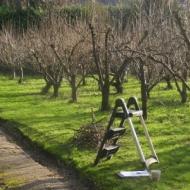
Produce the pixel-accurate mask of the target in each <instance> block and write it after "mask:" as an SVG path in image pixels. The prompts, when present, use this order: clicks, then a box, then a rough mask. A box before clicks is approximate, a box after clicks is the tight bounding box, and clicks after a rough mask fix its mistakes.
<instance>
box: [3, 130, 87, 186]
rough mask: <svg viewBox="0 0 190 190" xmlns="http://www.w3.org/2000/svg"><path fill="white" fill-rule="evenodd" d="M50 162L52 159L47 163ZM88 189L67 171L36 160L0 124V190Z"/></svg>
mask: <svg viewBox="0 0 190 190" xmlns="http://www.w3.org/2000/svg"><path fill="white" fill-rule="evenodd" d="M50 165H51V163H50ZM2 189H3V190H4V189H18V190H46V189H48V190H79V189H80V190H87V188H86V187H84V186H83V185H81V184H80V183H79V181H78V180H77V177H76V176H75V175H74V176H73V174H72V173H70V172H69V171H67V170H65V171H62V174H61V175H59V174H58V173H57V171H56V168H52V167H50V168H49V167H48V168H47V167H46V166H43V165H41V164H39V163H38V162H36V161H35V160H34V159H33V158H32V157H31V155H30V154H28V153H26V152H25V151H24V150H23V149H22V148H21V147H19V146H18V145H17V144H16V143H15V142H14V141H13V139H12V138H10V137H9V136H7V134H5V133H4V132H3V131H2V129H1V128H0V190H2Z"/></svg>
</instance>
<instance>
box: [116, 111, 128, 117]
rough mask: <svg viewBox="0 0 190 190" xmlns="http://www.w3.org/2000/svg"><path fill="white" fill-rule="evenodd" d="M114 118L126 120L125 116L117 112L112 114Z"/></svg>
mask: <svg viewBox="0 0 190 190" xmlns="http://www.w3.org/2000/svg"><path fill="white" fill-rule="evenodd" d="M114 117H118V118H122V119H126V118H127V117H126V114H125V113H124V112H122V111H117V112H116V113H115V114H114Z"/></svg>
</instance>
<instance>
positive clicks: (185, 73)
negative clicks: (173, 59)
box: [181, 70, 188, 103]
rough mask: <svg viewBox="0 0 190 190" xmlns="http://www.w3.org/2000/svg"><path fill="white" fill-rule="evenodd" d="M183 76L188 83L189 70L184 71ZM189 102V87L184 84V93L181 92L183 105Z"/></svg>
mask: <svg viewBox="0 0 190 190" xmlns="http://www.w3.org/2000/svg"><path fill="white" fill-rule="evenodd" d="M183 76H184V79H185V81H187V76H188V73H187V70H184V72H183ZM186 102H187V87H186V85H185V83H184V82H182V91H181V103H186Z"/></svg>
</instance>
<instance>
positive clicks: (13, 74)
mask: <svg viewBox="0 0 190 190" xmlns="http://www.w3.org/2000/svg"><path fill="white" fill-rule="evenodd" d="M15 78H16V69H15V67H13V70H12V79H15Z"/></svg>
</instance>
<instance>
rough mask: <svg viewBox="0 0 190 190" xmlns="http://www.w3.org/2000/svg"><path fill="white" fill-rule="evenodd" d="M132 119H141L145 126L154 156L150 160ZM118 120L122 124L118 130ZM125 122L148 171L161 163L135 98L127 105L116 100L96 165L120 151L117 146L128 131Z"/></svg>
mask: <svg viewBox="0 0 190 190" xmlns="http://www.w3.org/2000/svg"><path fill="white" fill-rule="evenodd" d="M129 107H134V108H135V109H134V110H129V109H128V108H129ZM132 117H139V119H140V123H141V124H142V126H143V129H144V133H145V137H146V139H147V142H148V145H149V148H150V151H151V154H152V156H151V157H150V158H148V159H146V158H145V155H144V153H143V150H142V147H141V144H140V141H139V139H138V136H137V133H136V131H135V127H134V125H133V122H132ZM116 118H119V119H120V124H119V127H118V128H115V127H114V126H113V124H114V121H115V119H116ZM125 122H127V123H128V125H129V127H130V129H131V134H132V137H133V140H134V143H135V146H136V149H137V152H138V154H139V157H140V160H141V162H142V163H143V164H144V166H145V168H146V169H147V170H148V169H149V167H150V165H152V164H153V163H159V160H158V157H157V155H156V152H155V149H154V146H153V143H152V140H151V138H150V135H149V133H148V130H147V127H146V124H145V121H144V119H143V112H142V111H141V110H140V109H139V106H138V102H137V99H136V98H135V97H131V98H129V100H128V103H127V105H126V102H125V100H124V99H117V100H116V102H115V106H114V109H113V111H112V114H111V117H110V121H109V123H108V126H107V129H106V132H105V135H104V138H103V140H102V142H101V145H100V148H99V150H98V153H97V156H96V159H95V162H94V165H97V164H98V163H99V161H100V160H102V159H110V158H111V157H112V156H113V154H115V153H116V152H117V151H118V150H119V145H118V144H117V141H118V139H119V138H120V137H121V136H123V135H124V134H125V131H126V128H125ZM110 141H111V143H110Z"/></svg>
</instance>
